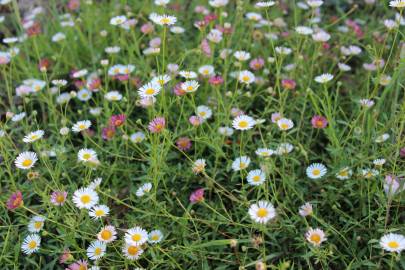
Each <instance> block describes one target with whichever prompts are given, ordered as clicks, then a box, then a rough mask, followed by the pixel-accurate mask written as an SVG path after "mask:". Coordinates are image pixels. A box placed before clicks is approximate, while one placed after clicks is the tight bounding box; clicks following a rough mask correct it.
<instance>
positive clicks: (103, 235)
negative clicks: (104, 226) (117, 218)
mask: <svg viewBox="0 0 405 270" xmlns="http://www.w3.org/2000/svg"><path fill="white" fill-rule="evenodd" d="M111 236H112V233H111V232H110V231H109V230H103V231H102V232H101V238H103V239H104V240H109V239H110V238H111Z"/></svg>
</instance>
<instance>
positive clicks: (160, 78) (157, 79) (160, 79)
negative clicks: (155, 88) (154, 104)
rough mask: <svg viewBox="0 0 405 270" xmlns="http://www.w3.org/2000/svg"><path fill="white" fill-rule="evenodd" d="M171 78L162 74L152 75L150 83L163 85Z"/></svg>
mask: <svg viewBox="0 0 405 270" xmlns="http://www.w3.org/2000/svg"><path fill="white" fill-rule="evenodd" d="M171 79H172V78H171V77H170V76H169V75H166V74H164V75H159V76H156V77H153V79H152V81H151V83H154V84H158V85H160V86H163V85H165V84H167V83H168V82H170V80H171Z"/></svg>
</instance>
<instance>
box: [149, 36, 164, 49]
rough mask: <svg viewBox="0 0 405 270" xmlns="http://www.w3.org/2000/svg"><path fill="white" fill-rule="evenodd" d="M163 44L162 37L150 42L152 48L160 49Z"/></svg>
mask: <svg viewBox="0 0 405 270" xmlns="http://www.w3.org/2000/svg"><path fill="white" fill-rule="evenodd" d="M161 43H162V41H161V39H160V37H156V38H153V39H151V40H150V41H149V46H150V47H152V48H159V47H160V44H161Z"/></svg>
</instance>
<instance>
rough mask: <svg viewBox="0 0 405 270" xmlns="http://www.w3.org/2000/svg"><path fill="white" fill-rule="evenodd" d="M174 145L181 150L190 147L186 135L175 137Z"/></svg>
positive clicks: (189, 141)
mask: <svg viewBox="0 0 405 270" xmlns="http://www.w3.org/2000/svg"><path fill="white" fill-rule="evenodd" d="M176 145H177V147H178V148H179V149H180V150H181V151H187V150H190V148H191V140H190V139H189V138H187V137H181V138H178V139H177V141H176Z"/></svg>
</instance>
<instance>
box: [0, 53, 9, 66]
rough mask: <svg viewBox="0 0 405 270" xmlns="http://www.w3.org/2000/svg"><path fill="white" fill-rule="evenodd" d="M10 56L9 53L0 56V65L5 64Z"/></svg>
mask: <svg viewBox="0 0 405 270" xmlns="http://www.w3.org/2000/svg"><path fill="white" fill-rule="evenodd" d="M10 60H11V57H10V56H9V55H3V56H0V65H6V64H8V63H10Z"/></svg>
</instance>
